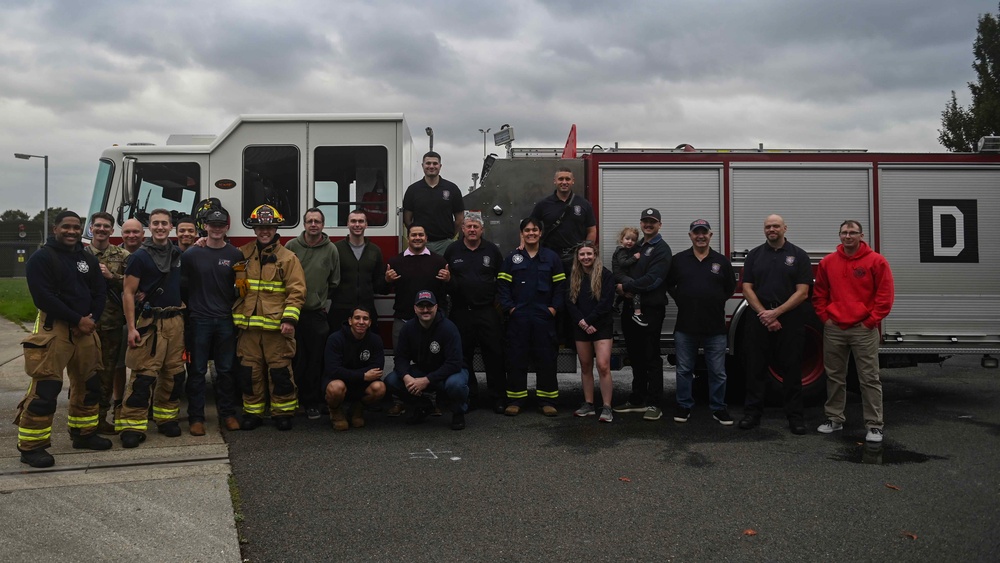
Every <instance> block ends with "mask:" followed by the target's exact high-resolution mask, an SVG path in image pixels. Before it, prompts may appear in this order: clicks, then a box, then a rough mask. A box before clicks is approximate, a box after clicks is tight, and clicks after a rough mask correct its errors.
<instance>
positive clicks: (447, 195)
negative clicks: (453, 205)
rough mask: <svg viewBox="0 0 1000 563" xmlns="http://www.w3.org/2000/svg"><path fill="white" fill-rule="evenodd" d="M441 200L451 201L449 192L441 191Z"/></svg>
mask: <svg viewBox="0 0 1000 563" xmlns="http://www.w3.org/2000/svg"><path fill="white" fill-rule="evenodd" d="M441 199H443V200H445V201H447V200H449V199H451V192H449V191H448V190H443V191H442V192H441Z"/></svg>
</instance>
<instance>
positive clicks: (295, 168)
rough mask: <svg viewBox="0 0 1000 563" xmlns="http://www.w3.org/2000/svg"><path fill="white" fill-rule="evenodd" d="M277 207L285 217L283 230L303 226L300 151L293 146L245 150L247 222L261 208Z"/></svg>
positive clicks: (244, 183)
mask: <svg viewBox="0 0 1000 563" xmlns="http://www.w3.org/2000/svg"><path fill="white" fill-rule="evenodd" d="M265 203H267V204H269V205H272V206H274V208H275V209H277V210H278V211H279V212H280V213H281V214H282V215H283V216H284V218H285V222H284V223H283V224H282V228H287V227H294V226H296V225H298V224H299V220H300V218H299V149H298V147H295V146H291V145H255V146H249V147H247V148H245V149H243V221H244V224H245V222H246V220H247V218H248V217H250V213H251V212H252V211H253V210H254V208H255V207H257V206H258V205H263V204H265Z"/></svg>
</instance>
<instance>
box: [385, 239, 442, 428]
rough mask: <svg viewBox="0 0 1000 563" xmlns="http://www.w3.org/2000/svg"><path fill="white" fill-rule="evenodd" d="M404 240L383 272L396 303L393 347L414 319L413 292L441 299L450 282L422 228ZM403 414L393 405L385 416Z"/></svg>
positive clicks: (400, 407) (439, 257) (399, 405)
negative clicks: (403, 246)
mask: <svg viewBox="0 0 1000 563" xmlns="http://www.w3.org/2000/svg"><path fill="white" fill-rule="evenodd" d="M406 240H407V246H406V249H405V250H403V252H401V253H399V254H397V255H396V256H393V257H392V258H389V260H388V261H387V262H386V268H385V281H386V283H387V284H389V292H393V291H395V292H396V300H395V301H394V302H393V305H392V309H393V311H394V312H395V320H393V322H392V342H393V345H395V343H396V342H397V341H398V340H399V331H400V330H401V329H402V328H403V325H404V324H405V323H406V321H408V320H410V319H412V318H413V317H414V316H415V313H414V312H413V300H414V299H415V298H416V297H417V292H418V291H421V290H427V291H432V292H434V295H444V294H445V293H446V291H445V282H447V281H448V280H449V279H451V276H450V275H449V272H448V262H446V261H445V259H444V257H443V256H441V255H440V254H434V253H432V252H431V251H430V250H428V249H427V231H426V230H425V229H424V226H423V225H420V224H419V223H413V224H411V225H410V228H409V229H408V230H407V234H406ZM403 410H404V407H403V404H402V403H401V402H396V403H394V404H393V406H392V407H391V408H390V409H389V411H388V412H387V413H386V414H388V415H389V416H399V415H400V414H402V412H403Z"/></svg>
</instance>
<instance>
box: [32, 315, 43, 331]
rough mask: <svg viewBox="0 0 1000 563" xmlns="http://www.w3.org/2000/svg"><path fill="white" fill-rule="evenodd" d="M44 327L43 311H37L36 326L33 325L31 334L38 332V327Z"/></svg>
mask: <svg viewBox="0 0 1000 563" xmlns="http://www.w3.org/2000/svg"><path fill="white" fill-rule="evenodd" d="M40 328H42V312H41V311H37V312H36V313H35V326H33V327H31V334H38V329H40Z"/></svg>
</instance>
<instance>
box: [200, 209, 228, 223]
mask: <svg viewBox="0 0 1000 563" xmlns="http://www.w3.org/2000/svg"><path fill="white" fill-rule="evenodd" d="M205 223H206V224H208V223H225V224H227V225H228V224H229V214H228V213H226V212H225V211H222V210H219V209H216V210H215V211H211V212H209V214H208V215H206V216H205Z"/></svg>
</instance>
